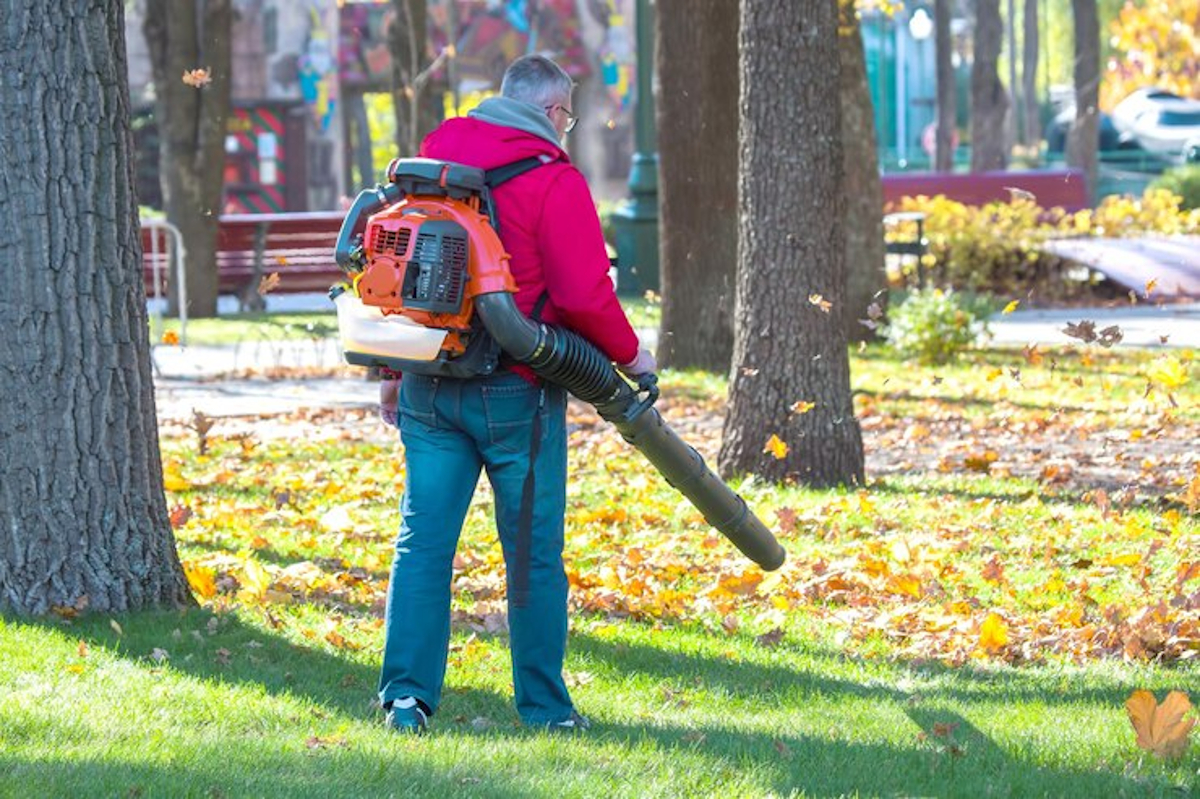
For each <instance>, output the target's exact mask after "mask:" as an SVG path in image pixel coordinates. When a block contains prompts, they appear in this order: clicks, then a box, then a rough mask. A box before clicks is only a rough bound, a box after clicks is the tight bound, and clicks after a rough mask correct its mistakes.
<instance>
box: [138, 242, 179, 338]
mask: <svg viewBox="0 0 1200 799" xmlns="http://www.w3.org/2000/svg"><path fill="white" fill-rule="evenodd" d="M140 221H141V225H142V228H143V229H146V230H149V231H150V265H151V268H152V269H153V270H154V299H155V300H156V303H155V311H154V313H153V318H154V327H153V331H154V338H153V340H152V341H151V342H150V346H151V348H153V347H155V346H157V345H158V343H159V342H160V341H161V340H162V335H163V302H162V301H163V299H164V298H163V296H162V272H161V270H162V266H163V262H164V261H165V262H166V263H167V264H171V263H174V264H175V285H176V286H177V288H178V291H179V343H180V344H183V345H186V344H187V280H186V269H185V262H186V261H187V250H186V249H185V248H184V246H183V234H182V233H180V232H179V228H177V227H175V226H174V225H172V224H171V223H170V222H168V221H167V220H165V219H142V220H140ZM160 241H161V242H164V243H165V244H166V252H165V257H164V256H160V254H159V253H160V250H159V242H160Z"/></svg>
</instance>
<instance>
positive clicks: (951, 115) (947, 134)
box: [933, 0, 958, 172]
mask: <svg viewBox="0 0 1200 799" xmlns="http://www.w3.org/2000/svg"><path fill="white" fill-rule="evenodd" d="M935 2H936V4H935V6H934V12H933V20H934V26H935V27H934V33H933V36H934V44H935V47H936V50H937V52H936V54H935V55H936V58H937V138H936V139H935V149H934V169H936V170H937V171H938V172H953V171H954V149H955V141H954V139H955V136H954V134H955V132H956V129H957V127H958V117H957V114H958V92H957V89H956V87H955V82H954V40H953V39H952V38H951V35H950V15H951V13H952V9H951V5H952V4H951V0H935Z"/></svg>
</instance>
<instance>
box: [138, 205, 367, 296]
mask: <svg viewBox="0 0 1200 799" xmlns="http://www.w3.org/2000/svg"><path fill="white" fill-rule="evenodd" d="M343 217H344V214H342V213H340V212H338V211H318V212H310V213H285V214H226V215H224V216H222V217H221V218H220V222H219V225H218V229H217V269H218V270H219V280H218V288H217V290H218V292H219V293H220V294H222V295H230V294H235V295H238V294H244V293H245V292H246V291H249V292H254V291H255V290H257V288H258V282H259V280H260V279H261V278H262V277H265V276H267V275H270V274H272V273H278V274H279V284H278V285H277V286H275V288H274V289H272V291H273V292H275V293H291V294H296V293H302V292H314V291H321V292H323V291H327V290H328V289H329V287H330V286H331V285H333V284H334V283H336V282H338V281H339V280H341V279H342V278H343V277H344V275H343V274H342V271H341V270H340V269H338V267H337V264H336V263H334V260H333V246H334V244H335V243H336V241H337V235H338V231H339V230H340V229H341V227H342V219H343ZM152 237H153V229H152V228H151V227H149V226H143V227H142V251H143V256H142V263H143V274H144V275H145V281H146V293H147V295H148V296H151V297H153V296H154V295H155V292H154V265H155V260H156V259H157V261H158V264H159V267H160V279H161V280H162V281H163V284H162V293H163V295H164V296H165V294H166V283H165V281H166V279H167V277H166V273H167V269H166V267H167V260H168V257H167V244H166V242H165V238H166V237H160V239H159V242H158V246H157V253H156V250H155V246H154V242H153V240H152Z"/></svg>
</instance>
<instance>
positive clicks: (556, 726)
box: [546, 710, 592, 733]
mask: <svg viewBox="0 0 1200 799" xmlns="http://www.w3.org/2000/svg"><path fill="white" fill-rule="evenodd" d="M591 728H592V723H591V722H590V721H588V720H587V717H586V716H584V715H582V714H581V713H580V712H579V711H577V710H572V711H571V715H569V716H567V717H566V719H564V720H563V721H552V722H550V723H549V724H547V725H546V729H547V730H549V731H551V732H567V733H577V732H585V731H587V730H590V729H591Z"/></svg>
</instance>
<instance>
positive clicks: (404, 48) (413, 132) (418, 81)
mask: <svg viewBox="0 0 1200 799" xmlns="http://www.w3.org/2000/svg"><path fill="white" fill-rule="evenodd" d="M427 2H428V0H392V5H393V7H394V8H395V9H396V16H395V17H394V19H393V22H392V26H391V30H390V31H389V34H388V42H389V44H390V47H391V51H392V87H393V89H392V101H393V107H394V108H395V110H396V146H397V147H398V148H399V150H400V154H401V156H403V157H406V158H411V157H413V156H415V155H416V154H417V149H418V148H419V147H420V146H421V140H422V139H423V138H425V136H426V134H428V133H429V132H430V131H431V130H433V129H434V128H436V127H437V126H438V123H439V122H441V121H442V116H443V114H442V90H443V89H444V88H445V87H444V86H442V85H440V84H437V85H435V83H434V82H433V79H432V76H431V75H430V73H429V71H428V70H429V64H430V61H429V54H428V52H427V44H426V41H427V38H426V35H425V34H426V30H425V29H426V25H427V24H428V23H427V19H428V7H427ZM496 88H497V89H499V87H496Z"/></svg>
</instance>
